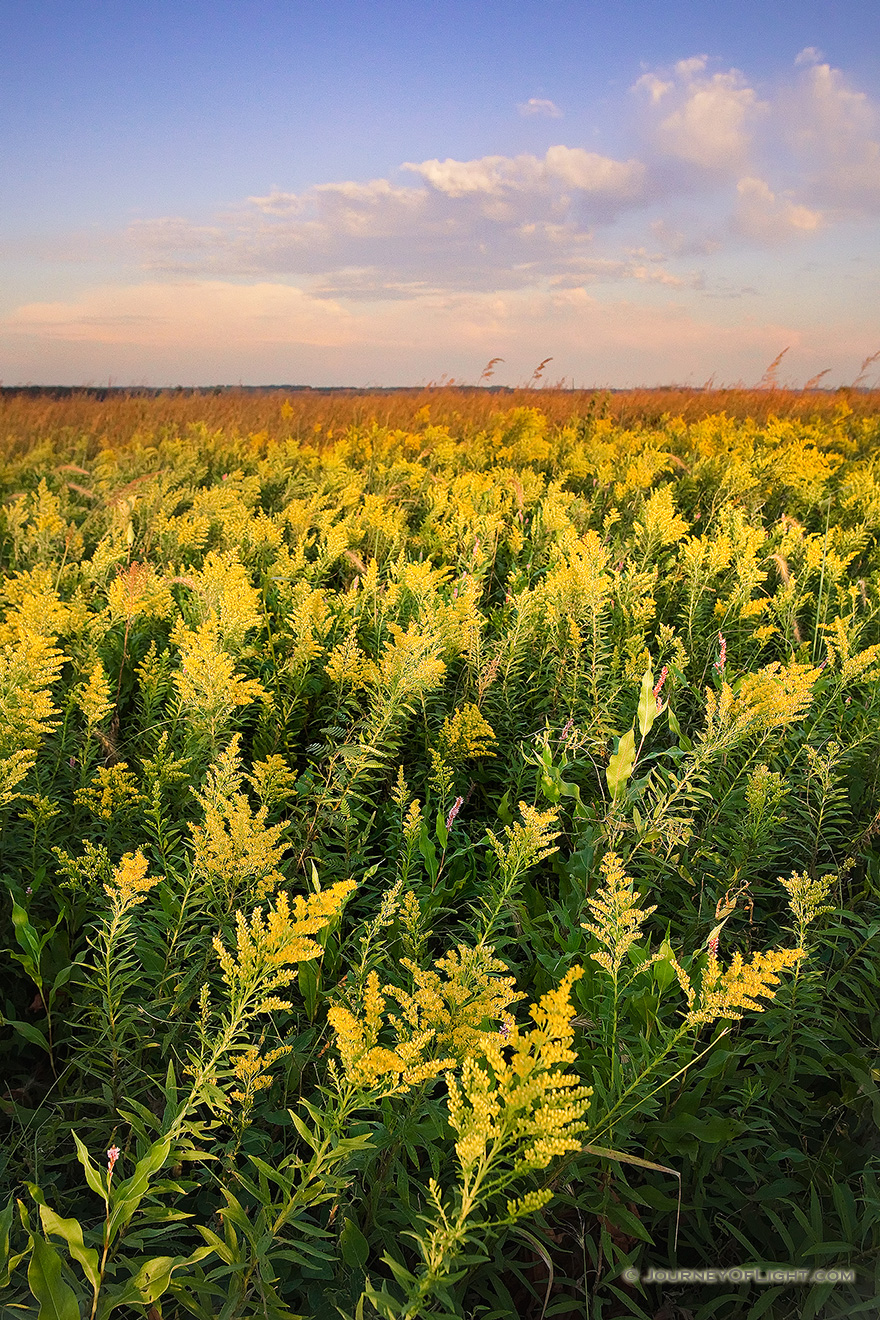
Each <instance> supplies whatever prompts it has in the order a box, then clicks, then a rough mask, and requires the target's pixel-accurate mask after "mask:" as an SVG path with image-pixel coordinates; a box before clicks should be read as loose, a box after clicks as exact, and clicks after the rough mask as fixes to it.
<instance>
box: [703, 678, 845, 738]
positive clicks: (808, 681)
mask: <svg viewBox="0 0 880 1320" xmlns="http://www.w3.org/2000/svg"><path fill="white" fill-rule="evenodd" d="M818 677H819V670H818V669H817V668H815V667H813V666H812V665H799V664H797V663H795V662H792V663H791V664H789V665H788V666H787V667H785V668H783V667H782V665H781V664H780V663H779V661H778V660H774V661H773V663H772V664H769V665H765V666H764V668H763V669H759V670H758V671H757V673H754V674H746V675H745V676H744V677H743V678H742V679H741V680H740V681H739V684H738V688H737V691H736V692H734V690H733V688H732V687H731V686H730V684H729V683H724V684H723V686H722V688H721V692H720V693H717V694H716V693H715V692H713V691H712V690H711V688H707V689H706V733H705V737H704V741H705V743H706V744H711V745H713V746H715V747H716V748H718V749H721V748H728V747H733V746H735V744H736V743H738V742H740V741H742V740H743V739H744V738H747V737H749V736H752V735H758V736H760V735H762V734H765V733H770V732H771V731H773V730H775V729H784V728H787V727H788V725H789V724H793V723H794V721H795V720H797V719H800V717H801V716H802V715H803V714H804V713H805V711H806V710H807V708H808V707H809V705H810V702H811V701H812V696H813V684H814V683H815V682H816V679H817V678H818Z"/></svg>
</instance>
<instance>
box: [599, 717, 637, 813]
mask: <svg viewBox="0 0 880 1320" xmlns="http://www.w3.org/2000/svg"><path fill="white" fill-rule="evenodd" d="M635 761H636V736H635V733H634V732H633V730H632V729H627V731H626V733H625V734H624V735H623V737H622V738H621V739H620V740H619V742H618V744H617V751H616V752H615V753H614V755H613V756H612V757H611V759H610V760H609V762H608V769H607V770H606V771H605V778H606V779H607V780H608V788H609V790H610V792H611V796H612V798H615V799H616V798H618V797H619V796H620V794H621V793H622V792H623V790H624V789H625V788H626V785H627V781H628V780H629V777H630V775H631V774H632V772H633V766H634V765H635Z"/></svg>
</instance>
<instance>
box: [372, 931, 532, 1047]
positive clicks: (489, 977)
mask: <svg viewBox="0 0 880 1320" xmlns="http://www.w3.org/2000/svg"><path fill="white" fill-rule="evenodd" d="M401 963H402V966H404V967H405V968H406V969H407V971H408V972H409V973H410V975H411V976H412V979H413V982H414V983H415V989H414V990H413V991H412V992H411V993H410V992H407V991H405V990H401V989H398V988H397V987H396V986H390V985H387V986H385V987H384V993H385V994H386V995H387V996H388V997H389V998H392V999H395V1000H396V1001H397V1003H398V1004H399V1005H400V1008H401V1010H402V1016H400V1017H398V1016H396V1015H395V1014H390V1015H389V1018H388V1020H389V1022H390V1023H391V1025H392V1026H393V1027H394V1028H395V1029H396V1031H397V1033H398V1035H399V1036H401V1037H403V1036H405V1034H406V1033H407V1032H409V1033H410V1034H412V1035H414V1036H419V1035H420V1034H421V1033H423V1032H425V1031H430V1032H431V1033H432V1035H433V1043H434V1045H435V1046H436V1047H437V1048H438V1049H440V1050H444V1051H448V1052H450V1053H452V1054H455V1055H456V1057H457V1058H459V1059H462V1058H464V1057H465V1056H467V1055H468V1054H474V1053H479V1052H480V1051H481V1050H482V1049H483V1048H484V1047H485V1046H486V1045H487V1044H488V1043H489V1042H491V1041H492V1040H493V1039H494V1038H495V1037H496V1036H497V1035H498V1029H499V1023H503V1022H505V1021H506V1019H507V1016H508V1014H507V1010H508V1008H509V1007H510V1005H511V1004H512V1003H515V1002H516V1000H518V999H522V997H523V996H522V995H521V994H519V993H518V992H517V991H516V990H514V988H513V987H514V984H515V982H514V978H513V977H512V976H504V977H501V976H499V975H498V973H500V972H506V971H507V967H506V965H505V964H504V963H503V962H502V961H501V960H500V959H499V958H495V957H494V951H493V949H492V948H490V947H488V946H486V947H481V948H480V947H478V948H476V949H470V948H468V947H467V945H464V944H460V945H459V946H458V948H457V949H453V950H451V952H449V953H447V954H446V955H445V956H444V957H442V958H439V959H438V960H437V961H436V962H435V963H434V966H433V968H431V969H426V968H421V967H418V966H416V964H415V963H413V962H412V961H411V960H410V959H409V958H403V959H402V960H401Z"/></svg>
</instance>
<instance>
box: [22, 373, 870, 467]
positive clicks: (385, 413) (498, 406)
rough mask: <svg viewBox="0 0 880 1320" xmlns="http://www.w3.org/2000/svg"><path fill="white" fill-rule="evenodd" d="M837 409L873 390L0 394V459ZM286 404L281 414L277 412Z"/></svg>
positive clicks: (813, 414)
mask: <svg viewBox="0 0 880 1320" xmlns="http://www.w3.org/2000/svg"><path fill="white" fill-rule="evenodd" d="M843 400H845V401H846V403H847V404H848V406H849V407H850V408H851V409H852V411H853V413H854V414H855V415H856V416H867V415H875V414H876V413H877V411H878V409H880V390H863V389H854V388H850V389H841V390H835V391H827V392H826V391H822V390H815V391H813V390H792V389H778V388H774V387H772V386H771V387H770V388H766V387H765V388H752V389H741V388H734V389H711V388H708V389H689V388H683V387H680V386H669V387H664V388H659V389H632V390H621V391H612V390H575V389H560V388H558V387H556V386H545V387H543V388H537V387H534V386H532V387H521V388H517V389H491V388H485V387H477V386H461V385H455V384H452V383H445V384H443V383H441V384H439V385H429V386H426V387H420V388H417V389H397V390H381V389H363V390H356V389H338V390H318V389H297V390H294V391H291V392H289V393H287V394H285V392H284V391H283V390H277V389H268V388H267V389H255V390H247V389H229V390H227V389H223V390H212V389H204V390H196V389H193V390H162V391H155V392H152V391H143V390H141V391H137V390H131V391H128V390H121V389H120V390H115V389H108V390H94V389H72V390H69V391H61V390H58V391H55V392H50V391H48V390H47V391H39V390H34V389H30V390H29V389H21V390H15V389H4V390H2V391H0V455H2V456H4V457H11V456H13V455H15V454H22V453H26V452H28V451H29V450H30V449H32V448H33V447H34V446H35V445H37V444H39V443H40V442H41V441H42V440H44V439H45V438H46V437H47V436H50V435H51V436H52V437H53V439H54V442H55V444H56V445H57V443H58V440H59V438H60V437H61V436H64V435H65V434H66V435H67V436H68V437H69V438H70V439H74V438H75V439H77V440H79V441H81V440H82V439H83V438H86V439H87V440H88V447H89V449H90V450H91V449H94V450H95V451H97V450H99V449H101V448H106V447H108V446H115V445H119V444H123V443H125V444H128V443H130V441H131V439H132V437H133V436H136V435H137V434H138V433H139V432H140V433H142V434H144V435H145V436H147V435H154V434H155V433H156V432H158V431H161V430H163V429H165V428H167V429H169V430H170V431H172V432H182V431H184V430H185V429H186V427H187V426H188V425H189V424H191V423H203V424H204V425H205V426H207V427H208V429H209V430H215V429H216V430H221V429H222V430H223V431H224V432H226V434H227V435H234V434H239V435H242V436H248V435H258V434H261V433H263V434H264V435H265V438H266V439H268V440H282V439H286V438H288V437H290V436H293V437H296V438H298V439H304V438H306V437H310V438H312V437H317V438H320V437H321V436H322V435H324V436H326V434H327V433H328V432H330V431H333V432H338V431H340V430H342V429H345V428H346V427H348V426H351V425H368V424H371V423H376V424H377V425H379V426H387V427H394V428H400V429H402V430H411V429H413V428H414V427H415V426H418V425H424V424H425V423H426V422H430V423H431V424H432V425H436V426H444V425H447V426H450V427H454V428H455V430H456V431H457V432H458V433H459V434H467V433H468V432H469V431H477V430H479V429H481V428H482V427H484V426H486V425H487V424H488V423H489V422H490V420H491V418H492V416H493V414H495V413H498V412H499V411H507V410H508V409H511V408H515V407H522V406H528V405H536V404H539V405H540V408H541V411H542V412H543V413H544V414H545V415H546V416H547V418H548V420H549V421H550V422H551V423H562V422H565V421H568V420H569V419H571V418H572V417H579V416H580V417H582V416H590V415H592V416H603V417H610V418H612V419H613V420H614V421H615V422H617V423H619V424H620V425H621V426H624V427H633V426H639V425H647V426H650V425H655V424H657V423H658V422H659V421H660V420H661V419H662V418H663V417H682V418H683V419H684V420H685V421H687V422H693V421H698V420H699V419H700V418H703V417H706V416H709V415H711V414H715V413H722V412H723V413H726V414H727V415H728V416H730V417H737V418H745V417H751V418H754V419H755V420H757V421H766V420H767V418H768V417H771V416H777V417H792V418H799V419H806V418H815V419H819V420H821V419H826V418H830V417H831V416H833V415H834V414H835V413H836V411H837V410H838V409H839V407H840V404H841V401H843ZM285 404H287V405H288V406H285Z"/></svg>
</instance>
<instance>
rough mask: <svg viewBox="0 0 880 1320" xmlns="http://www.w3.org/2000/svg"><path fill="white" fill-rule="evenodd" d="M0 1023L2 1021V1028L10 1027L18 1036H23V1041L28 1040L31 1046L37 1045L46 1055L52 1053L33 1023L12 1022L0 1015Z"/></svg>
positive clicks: (10, 1019)
mask: <svg viewBox="0 0 880 1320" xmlns="http://www.w3.org/2000/svg"><path fill="white" fill-rule="evenodd" d="M0 1021H2V1023H3V1026H4V1027H12V1030H13V1031H15V1032H17V1033H18V1035H19V1036H23V1037H24V1039H25V1040H29V1041H30V1043H31V1044H32V1045H39V1047H40V1049H41V1050H45V1051H46V1053H47V1054H51V1053H52V1050H51V1047H50V1045H49V1042H48V1041H47V1039H46V1037H45V1036H44V1034H43V1032H42V1031H40V1028H39V1027H35V1026H34V1024H33V1022H14V1021H13V1019H12V1018H5V1017H3V1016H2V1014H0Z"/></svg>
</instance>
